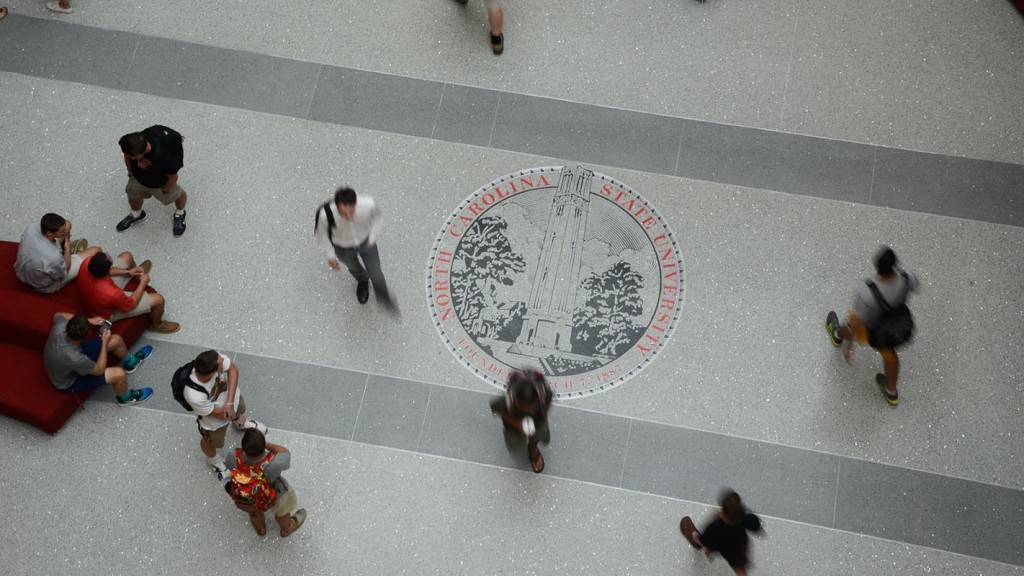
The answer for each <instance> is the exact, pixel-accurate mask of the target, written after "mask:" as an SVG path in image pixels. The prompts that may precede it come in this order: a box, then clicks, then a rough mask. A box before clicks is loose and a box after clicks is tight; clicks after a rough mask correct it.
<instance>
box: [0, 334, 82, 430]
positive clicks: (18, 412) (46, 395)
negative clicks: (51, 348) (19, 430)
mask: <svg viewBox="0 0 1024 576" xmlns="http://www.w3.org/2000/svg"><path fill="white" fill-rule="evenodd" d="M0 366H2V367H3V368H2V370H3V372H4V377H3V380H2V381H0V414H6V415H8V416H11V417H13V418H17V419H18V420H21V421H23V422H28V423H29V424H31V425H33V426H36V427H37V428H41V429H42V430H45V431H47V432H49V433H50V434H54V433H56V432H57V431H58V430H60V428H61V426H63V425H64V423H65V422H67V420H68V418H70V417H71V415H72V414H74V413H75V410H76V409H78V406H79V400H82V401H84V400H85V398H86V397H88V396H89V394H90V392H84V393H78V394H77V399H76V394H72V393H71V392H65V391H63V390H57V389H56V388H54V387H53V385H52V384H50V379H49V378H48V377H47V376H46V370H45V369H44V368H43V355H42V353H41V352H36V351H34V350H29V349H28V348H24V347H22V346H16V345H14V344H9V343H7V342H0Z"/></svg>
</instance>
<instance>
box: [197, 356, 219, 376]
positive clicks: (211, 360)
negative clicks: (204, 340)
mask: <svg viewBox="0 0 1024 576" xmlns="http://www.w3.org/2000/svg"><path fill="white" fill-rule="evenodd" d="M217 356H220V354H217V351H216V350H207V351H206V352H203V353H202V354H200V355H199V356H196V361H195V364H194V365H193V368H195V369H196V374H199V375H200V376H206V375H207V374H212V373H213V372H214V371H215V370H216V369H217Z"/></svg>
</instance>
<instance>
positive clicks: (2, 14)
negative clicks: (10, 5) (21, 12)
mask: <svg viewBox="0 0 1024 576" xmlns="http://www.w3.org/2000/svg"><path fill="white" fill-rule="evenodd" d="M4 18H7V7H6V6H4V7H3V8H0V20H3V19H4Z"/></svg>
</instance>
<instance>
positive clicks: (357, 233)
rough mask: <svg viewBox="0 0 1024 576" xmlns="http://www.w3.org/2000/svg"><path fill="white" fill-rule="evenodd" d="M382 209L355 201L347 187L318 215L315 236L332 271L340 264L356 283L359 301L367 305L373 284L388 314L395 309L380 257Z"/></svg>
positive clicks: (370, 202)
mask: <svg viewBox="0 0 1024 576" xmlns="http://www.w3.org/2000/svg"><path fill="white" fill-rule="evenodd" d="M382 220H383V219H382V216H381V211H380V207H379V206H377V204H376V203H375V202H374V201H373V198H370V197H369V196H360V197H356V192H355V190H353V189H351V188H349V187H347V186H345V187H342V188H338V190H337V191H336V192H335V193H334V202H333V203H331V202H327V203H325V204H323V205H322V206H321V207H320V208H319V209H318V210H317V213H316V226H315V227H314V235H315V236H316V243H317V245H318V246H319V247H320V250H321V251H322V252H323V253H324V256H326V257H327V263H328V264H329V265H330V267H331V269H332V270H340V269H341V263H344V264H345V266H346V267H347V268H348V271H349V273H351V274H352V276H353V277H354V278H355V279H356V298H357V299H358V300H359V303H360V304H366V301H367V300H369V298H370V284H371V283H372V284H373V293H374V295H375V296H376V297H377V300H378V301H379V302H380V303H381V304H383V305H384V306H386V307H387V308H388V309H389V310H392V311H394V310H395V309H396V307H395V303H394V300H392V298H391V294H390V292H388V284H387V282H386V281H385V280H384V272H383V271H382V270H381V268H380V255H379V254H378V253H377V233H378V231H379V230H380V225H381V222H382Z"/></svg>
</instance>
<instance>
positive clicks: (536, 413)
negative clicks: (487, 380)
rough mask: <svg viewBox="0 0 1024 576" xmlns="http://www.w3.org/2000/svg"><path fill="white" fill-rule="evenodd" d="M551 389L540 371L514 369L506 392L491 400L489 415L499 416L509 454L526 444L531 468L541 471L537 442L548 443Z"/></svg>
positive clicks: (552, 393)
mask: <svg viewBox="0 0 1024 576" xmlns="http://www.w3.org/2000/svg"><path fill="white" fill-rule="evenodd" d="M554 396H555V395H554V392H553V391H552V390H551V386H549V385H548V383H547V380H545V379H544V375H543V374H542V373H541V372H540V371H539V370H513V371H512V372H511V373H510V374H509V376H508V383H507V384H506V385H505V395H504V396H499V397H497V398H494V399H492V400H491V402H490V406H491V414H492V415H494V416H497V417H499V418H501V423H502V425H503V434H504V436H505V447H506V448H507V449H508V451H509V452H510V453H515V452H521V451H522V449H523V446H524V445H525V446H526V453H527V456H528V457H529V459H530V468H532V469H533V471H534V472H536V473H538V474H540V473H541V472H543V471H544V456H543V455H542V454H541V453H540V446H538V444H539V443H540V442H543V443H545V444H549V443H551V428H550V427H549V426H548V412H549V411H550V410H551V401H552V400H553V399H554Z"/></svg>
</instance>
